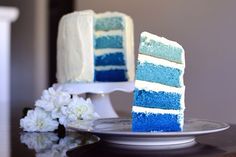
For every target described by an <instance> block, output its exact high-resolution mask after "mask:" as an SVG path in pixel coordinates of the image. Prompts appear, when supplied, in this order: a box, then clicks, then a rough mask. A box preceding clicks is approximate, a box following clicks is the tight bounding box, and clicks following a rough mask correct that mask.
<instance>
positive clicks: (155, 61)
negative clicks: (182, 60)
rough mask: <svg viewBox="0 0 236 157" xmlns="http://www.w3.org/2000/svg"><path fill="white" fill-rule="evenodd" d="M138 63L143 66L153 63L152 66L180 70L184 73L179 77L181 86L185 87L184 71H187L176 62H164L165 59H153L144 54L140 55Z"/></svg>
mask: <svg viewBox="0 0 236 157" xmlns="http://www.w3.org/2000/svg"><path fill="white" fill-rule="evenodd" d="M138 61H139V62H140V63H141V64H142V63H145V62H147V63H152V64H156V65H163V66H166V67H170V68H177V69H180V70H181V71H182V73H181V75H180V76H179V78H180V79H179V80H180V86H181V87H182V86H184V80H183V79H182V78H183V75H184V69H185V65H183V64H177V63H175V62H170V61H168V60H164V59H160V58H156V57H152V56H148V55H144V54H138Z"/></svg>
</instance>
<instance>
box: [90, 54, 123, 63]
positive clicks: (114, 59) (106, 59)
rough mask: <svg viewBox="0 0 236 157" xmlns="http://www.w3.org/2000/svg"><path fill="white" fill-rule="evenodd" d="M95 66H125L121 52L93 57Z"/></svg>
mask: <svg viewBox="0 0 236 157" xmlns="http://www.w3.org/2000/svg"><path fill="white" fill-rule="evenodd" d="M95 65H96V66H104V65H122V66H123V65H125V60H124V54H123V52H112V53H106V54H104V55H99V56H95Z"/></svg>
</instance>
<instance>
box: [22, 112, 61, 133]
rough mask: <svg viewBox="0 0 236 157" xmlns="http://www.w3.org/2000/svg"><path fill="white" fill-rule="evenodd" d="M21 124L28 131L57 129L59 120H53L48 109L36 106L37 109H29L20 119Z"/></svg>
mask: <svg viewBox="0 0 236 157" xmlns="http://www.w3.org/2000/svg"><path fill="white" fill-rule="evenodd" d="M20 126H21V128H23V129H24V131H28V132H33V131H38V132H46V131H54V130H55V129H57V128H58V122H57V121H56V120H53V119H52V118H51V116H50V115H49V114H48V113H47V112H46V111H44V110H42V109H41V108H37V107H36V108H35V110H30V111H28V112H27V115H26V117H24V118H22V119H21V120H20Z"/></svg>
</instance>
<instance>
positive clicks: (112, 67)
mask: <svg viewBox="0 0 236 157" xmlns="http://www.w3.org/2000/svg"><path fill="white" fill-rule="evenodd" d="M124 69H126V66H119V65H111V66H96V67H95V70H97V71H100V70H124Z"/></svg>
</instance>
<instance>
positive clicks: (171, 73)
mask: <svg viewBox="0 0 236 157" xmlns="http://www.w3.org/2000/svg"><path fill="white" fill-rule="evenodd" d="M136 69H137V70H136V80H142V81H149V82H157V83H161V84H164V85H168V86H173V87H181V84H180V76H181V74H182V71H181V70H180V69H177V68H171V67H166V66H163V65H155V64H153V63H148V62H144V63H140V62H138V64H137V67H136Z"/></svg>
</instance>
